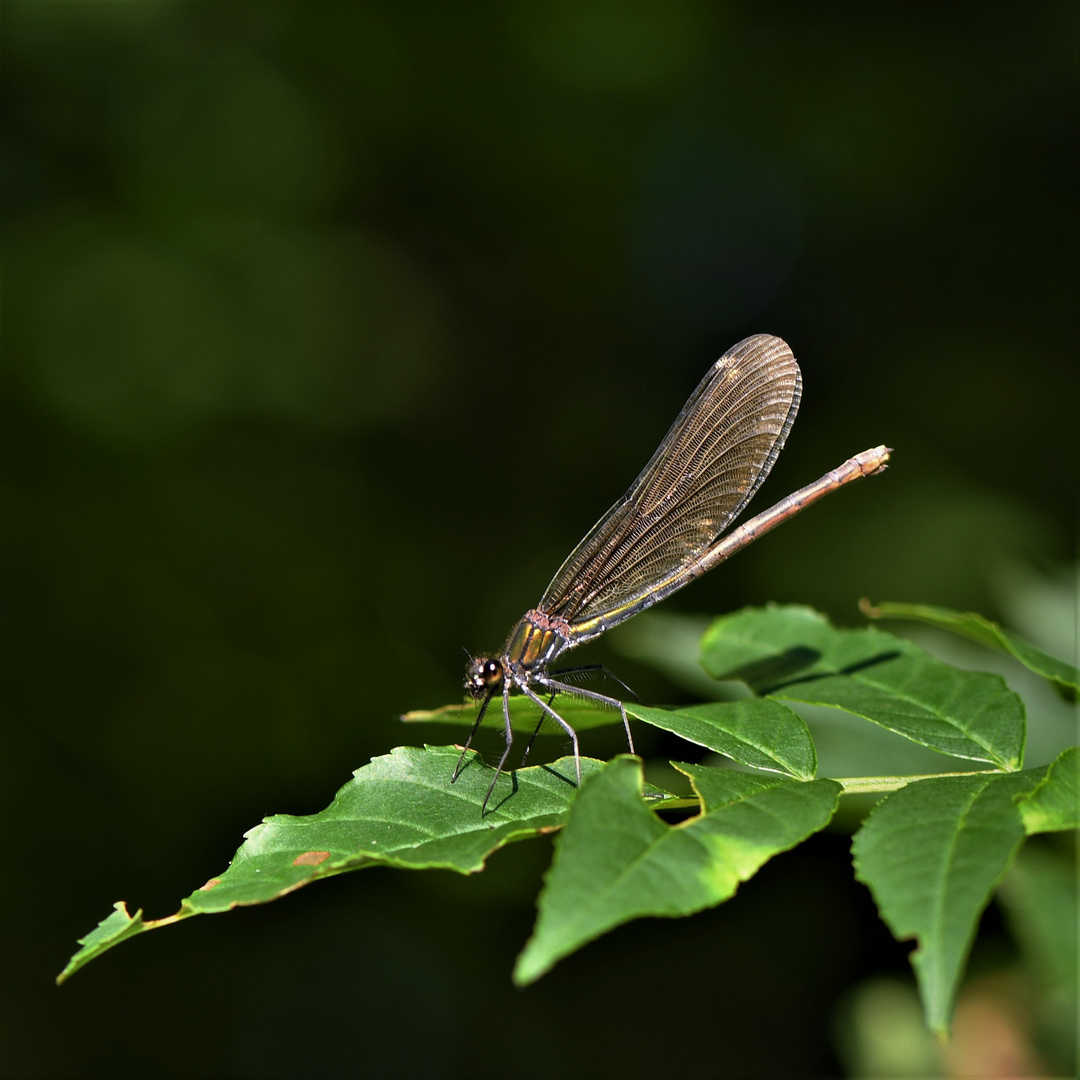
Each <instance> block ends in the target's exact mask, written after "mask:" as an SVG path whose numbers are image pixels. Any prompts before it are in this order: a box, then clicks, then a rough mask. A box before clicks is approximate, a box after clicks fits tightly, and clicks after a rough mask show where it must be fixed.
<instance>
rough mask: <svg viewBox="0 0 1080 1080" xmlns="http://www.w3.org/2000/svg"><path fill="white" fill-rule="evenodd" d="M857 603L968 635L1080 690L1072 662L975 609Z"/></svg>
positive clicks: (885, 615)
mask: <svg viewBox="0 0 1080 1080" xmlns="http://www.w3.org/2000/svg"><path fill="white" fill-rule="evenodd" d="M859 606H860V608H862V610H863V612H864V613H865V614H866V615H868V616H869V617H870V618H871V619H913V620H915V621H917V622H924V623H929V624H930V625H931V626H939V627H941V628H942V629H943V630H951V631H952V632H953V633H954V634H960V635H961V636H962V637H966V638H970V639H971V640H972V641H977V642H978V643H979V644H980V645H985V646H987V647H988V648H990V649H995V650H997V651H998V652H1003V653H1008V654H1009V655H1010V656H1014V657H1015V658H1016V659H1017V660H1019V661H1020V663H1021V664H1023V665H1024V667H1026V668H1030V669H1031V670H1032V671H1034V672H1035V673H1036V674H1037V675H1041V676H1042V677H1043V678H1044V679H1049V680H1050V681H1051V682H1055V683H1057V684H1058V685H1059V686H1065V687H1069V688H1071V689H1073V690H1080V670H1078V669H1077V668H1076V667H1074V666H1073V665H1072V664H1067V663H1065V661H1064V660H1058V659H1057V657H1055V656H1051V655H1050V654H1049V653H1045V652H1043V651H1042V649H1037V648H1035V646H1034V645H1032V644H1031V643H1030V642H1027V641H1025V640H1024V639H1023V638H1022V637H1019V636H1018V635H1016V634H1014V633H1012V631H1010V630H1003V629H1002V628H1001V627H1000V626H998V624H997V623H995V622H991V621H990V620H989V619H987V618H985V617H984V616H982V615H977V614H975V612H972V611H966V612H961V611H953V610H951V609H950V608H943V607H934V606H932V605H930V604H898V603H892V602H889V601H886V602H885V603H881V604H874V605H871V604H869V603H866V602H865V601H864V602H862V603H860V605H859Z"/></svg>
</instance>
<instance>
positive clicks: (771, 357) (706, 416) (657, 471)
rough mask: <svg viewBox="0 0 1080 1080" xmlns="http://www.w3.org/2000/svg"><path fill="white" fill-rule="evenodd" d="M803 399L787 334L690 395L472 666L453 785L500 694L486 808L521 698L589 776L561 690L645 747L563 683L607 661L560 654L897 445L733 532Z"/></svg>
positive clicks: (743, 350)
mask: <svg viewBox="0 0 1080 1080" xmlns="http://www.w3.org/2000/svg"><path fill="white" fill-rule="evenodd" d="M801 394H802V375H801V374H800V372H799V365H798V364H797V363H796V362H795V357H794V356H793V355H792V353H791V349H790V348H788V346H787V344H786V343H785V342H783V341H781V340H780V338H777V337H772V336H770V335H768V334H755V335H754V336H753V337H748V338H746V340H745V341H740V342H739V344H738V345H736V346H734V347H733V348H731V349H729V350H728V351H727V352H726V353H724V355H723V356H721V357H720V359H719V360H717V361H716V363H715V364H714V365H713V366H712V368H711V369H710V370H709V373H708V374H707V375H706V376H705V378H704V379H702V380H701V383H700V384H699V385H698V388H697V389H696V390H695V391H694V392H693V393H692V394H691V395H690V400H689V401H687V403H686V404H685V405H684V406H683V409H682V412H680V413H679V415H678V416H677V417H676V418H675V423H674V424H672V425H671V429H670V430H669V431H668V433H667V434H666V435H665V436H664V439H663V441H662V442H661V443H660V445H659V447H657V450H656V453H655V454H653V456H652V460H650V461H649V463H648V464H647V465H646V466H645V468H644V469H642V471H641V475H640V476H639V477H638V478H637V479H636V480H635V481H634V482H633V484H631V485H630V490H629V491H627V493H626V494H625V495H624V496H623V497H622V498H621V499H619V501H618V502H617V503H615V505H614V506H613V507H612V508H611V509H610V510H609V511H608V512H607V513H606V514H605V515H604V516H603V517H602V518H601V519H600V520H599V521H598V522H597V523H596V524H595V525H594V526H593V527H592V529H591V530H590V531H589V533H588V534H587V535H586V536H585V538H584V539H583V540H582V541H581V543H580V544H578V546H577V547H576V548H575V549H574V550H573V551H572V552H571V553H570V555H569V557H568V558H567V559H566V561H565V562H564V563H563V564H562V566H561V567H560V568H559V572H558V573H557V574H556V575H555V577H554V579H553V580H552V582H551V584H550V585H549V586H548V587H547V591H546V592H545V593H544V595H543V598H542V599H541V600H540V603H539V604H537V605H536V607H535V608H533V609H532V610H531V611H527V612H526V613H525V615H524V616H523V617H522V618H521V621H520V622H519V623H518V624H517V626H515V627H514V629H513V630H512V631H511V633H510V637H509V638H508V639H507V642H506V644H505V645H504V646H503V648H502V650H501V651H500V652H499V654H498V655H497V656H491V657H488V656H484V657H476V658H474V659H472V660H470V662H469V666H468V669H467V672H466V676H465V689H466V691H467V692H468V693H469V695H470V697H472V698H473V699H475V700H477V701H479V703H480V707H479V710H478V713H477V717H476V722H475V723H474V724H473V727H472V731H471V732H470V733H469V738H468V739H467V740H466V742H465V748H464V750H462V754H461V758H460V759H459V760H458V764H457V767H456V768H455V769H454V775H453V778H452V780H457V778H458V775H459V774H460V772H461V767H462V764H463V762H464V760H465V754H466V753H467V751H468V749H469V746H470V745H471V743H472V740H473V736H474V735H475V734H476V731H477V728H479V726H480V723H481V721H482V720H483V718H484V714H485V712H486V711H487V708H488V706H489V705H490V704H491V702H492V701H493V700H494V699H495V698H496V697H501V698H502V710H503V721H504V724H505V729H506V749H505V750H504V751H503V755H502V757H501V758H500V759H499V764H498V767H497V768H496V770H495V778H494V779H493V780H492V782H491V787H489V788H488V792H487V795H486V796H485V797H484V805H483V807H482V811H481V812H483V811H484V810H486V808H487V803H488V799H490V798H491V793H492V791H494V790H495V784H496V782H497V781H498V779H499V776H500V774H501V773H502V770H503V767H504V766H505V765H506V759H507V757H508V756H509V754H510V746H511V744H512V743H513V740H514V733H513V728H512V727H511V723H510V695H511V694H512V693H521V694H524V695H525V696H526V697H527V698H529V699H530V700H532V701H533V702H534V703H535V704H536V705H537V706H539V708H540V709H541V714H542V715H541V719H542V718H543V716H547V717H550V718H551V719H552V720H553V721H554V722H555V723H556V724H558V725H559V726H560V727H562V729H563V730H564V731H565V732H566V734H567V735H568V736H569V737H570V740H571V742H572V743H573V746H574V763H575V765H576V768H577V781H578V783H579V784H580V783H581V756H580V753H579V749H578V737H577V732H575V731H574V729H573V728H572V727H571V726H570V725H569V724H568V723H567V722H566V721H565V720H564V719H563V718H562V717H561V716H560V715H559V714H558V712H557V711H556V710H555V709H554V708H553V702H554V698H555V695H556V694H574V695H576V696H578V697H581V698H586V699H588V700H590V701H595V702H598V703H600V704H602V705H606V706H609V707H611V708H613V709H618V711H619V713H620V715H621V716H622V722H623V726H624V727H625V729H626V738H627V742H628V743H629V744H630V751H631V753H633V750H634V740H633V736H632V734H631V732H630V721H629V719H628V717H627V715H626V708H625V706H624V705H623V703H622V702H621V701H619V700H618V698H614V697H609V696H608V695H606V694H600V693H597V692H596V691H595V690H588V689H585V688H583V687H581V686H576V685H573V684H571V683H568V682H566V681H565V678H566V677H567V676H568V675H571V674H575V673H578V672H582V671H587V670H590V669H591V670H599V668H600V665H591V667H589V668H571V669H563V670H560V671H552V670H551V665H552V664H553V663H554V661H555V660H556V659H557V658H558V657H559V656H561V655H562V654H563V653H564V652H566V651H567V650H568V649H573V648H575V647H576V646H578V645H581V644H583V643H584V642H586V641H590V640H591V639H592V638H595V637H597V636H599V635H600V634H602V633H603V632H604V631H605V630H610V629H611V627H613V626H617V625H618V624H619V623H621V622H624V621H625V620H626V619H629V618H630V617H631V616H633V615H636V614H637V613H638V612H639V611H644V610H645V609H646V608H648V607H651V606H652V605H653V604H656V603H658V602H659V601H661V600H663V599H664V598H665V597H668V596H670V595H671V594H672V593H673V592H675V591H676V590H678V589H681V588H682V587H683V586H684V585H687V584H689V583H690V582H691V581H693V580H694V578H696V577H700V576H701V575H702V574H704V573H705V571H706V570H711V569H712V568H713V567H714V566H716V565H717V563H721V562H723V561H724V560H725V559H727V558H728V557H729V556H731V555H733V554H734V553H735V552H736V551H738V550H739V549H740V548H743V547H745V546H746V545H747V544H749V543H750V542H751V541H752V540H755V539H756V538H757V537H759V536H761V535H762V533H766V532H768V531H769V530H770V529H772V528H774V527H775V526H777V525H779V524H780V522H782V521H784V520H785V519H787V518H789V517H791V516H792V515H793V514H797V513H798V512H799V511H800V510H802V509H803V508H804V507H807V506H809V505H810V504H811V503H812V502H815V501H817V500H818V499H820V498H821V497H822V496H823V495H827V494H828V493H829V492H830V491H834V490H835V489H836V488H838V487H841V486H843V485H844V484H847V483H850V482H851V481H852V480H857V479H859V477H862V476H870V475H872V474H873V473H878V472H881V471H882V469H884V468H885V464H886V462H887V461H888V460H889V454H890V449H889V448H888V447H886V446H877V447H874V449H872V450H864V451H863V452H862V453H861V454H856V455H855V457H853V458H851V459H850V460H848V461H845V462H844V464H843V465H841V466H840V467H839V468H838V469H834V470H833V471H832V472H829V473H826V474H825V475H824V476H823V477H822V478H821V479H820V480H816V481H814V483H812V484H808V485H807V486H806V487H804V488H802V489H800V490H799V491H796V492H795V493H794V494H792V495H789V496H788V497H787V498H786V499H781V501H780V502H778V503H777V504H776V505H775V506H773V507H771V508H770V509H768V510H766V511H764V512H763V513H761V514H758V515H757V516H756V517H754V518H751V519H750V520H749V521H747V522H746V523H745V524H743V525H740V526H739V527H738V528H737V529H735V530H734V531H732V532H730V533H728V535H726V536H724V535H722V534H723V532H724V530H725V529H726V528H727V527H728V526H729V525H730V524H731V522H732V521H734V519H735V518H736V517H737V516H738V515H739V514H740V513H741V512H742V510H743V508H744V507H745V506H746V504H747V503H748V502H749V501H750V499H751V498H752V497H753V496H754V493H755V492H756V491H757V489H758V488H759V487H760V486H761V484H762V482H763V481H764V480H765V477H766V476H768V475H769V470H770V469H771V468H772V466H773V462H775V461H776V457H777V455H778V454H779V453H780V450H781V449H782V447H783V445H784V440H785V439H786V438H787V435H788V432H789V431H790V430H791V425H792V423H793V422H794V420H795V413H796V412H797V411H798V408H799V399H800V396H801ZM609 674H610V673H609ZM616 681H618V680H616ZM537 690H540V691H541V692H542V693H544V694H545V695H547V696H548V700H547V701H545V700H544V698H543V697H542V696H541V694H540V693H537ZM527 752H528V751H526V753H527Z"/></svg>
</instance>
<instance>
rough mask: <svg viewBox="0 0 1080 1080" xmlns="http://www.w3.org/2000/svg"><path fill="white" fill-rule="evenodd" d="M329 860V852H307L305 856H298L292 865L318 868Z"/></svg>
mask: <svg viewBox="0 0 1080 1080" xmlns="http://www.w3.org/2000/svg"><path fill="white" fill-rule="evenodd" d="M329 858H330V852H329V851H305V852H304V854H303V855H297V856H296V858H295V859H293V861H292V864H293V866H318V865H319V863H321V862H325V861H326V860H327V859H329Z"/></svg>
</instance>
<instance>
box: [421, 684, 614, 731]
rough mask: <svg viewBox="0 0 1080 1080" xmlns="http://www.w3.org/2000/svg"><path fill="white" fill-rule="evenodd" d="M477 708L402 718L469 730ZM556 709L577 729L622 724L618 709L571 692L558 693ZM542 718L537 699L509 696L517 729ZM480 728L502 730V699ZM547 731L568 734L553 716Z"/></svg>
mask: <svg viewBox="0 0 1080 1080" xmlns="http://www.w3.org/2000/svg"><path fill="white" fill-rule="evenodd" d="M476 708H477V706H476V702H475V701H468V702H465V703H464V704H462V705H442V706H440V707H439V708H437V709H414V710H413V711H412V712H407V713H405V714H404V715H403V716H402V718H401V719H402V721H404V722H405V723H406V724H445V725H452V726H454V727H461V728H466V729H468V728H471V727H472V726H473V724H474V723H475V721H476ZM553 708H554V709H555V711H556V712H557V713H558V714H559V715H560V716H561V717H562V718H563V719H564V720H565V721H566V722H567V723H568V724H569V725H570V726H571V727H572V728H573V729H574V730H575V731H588V730H589V729H590V728H598V727H606V726H607V725H609V724H621V723H622V717H621V716H620V715H619V714H618V712H616V710H614V709H604V708H600V707H598V706H596V705H591V704H589V703H588V702H585V701H583V700H581V699H580V698H574V697H571V696H569V695H568V694H559V695H558V697H557V698H556V699H555V703H554V705H553ZM540 718H541V710H540V707H539V706H538V705H537V704H536V703H535V702H533V701H530V700H529V699H528V698H527V697H522V696H521V695H520V694H515V695H514V696H513V697H511V698H510V723H511V724H512V725H513V728H514V730H515V731H521V732H525V733H526V734H528V735H531V734H532V733H533V731H534V730H535V728H536V725H537V722H538V721H539V720H540ZM480 727H481V729H482V730H485V731H486V730H489V729H493V730H496V731H502V730H503V727H504V723H503V714H502V699H501V698H500V699H498V700H497V701H493V702H492V703H491V704H490V705H489V706H488V710H487V712H486V713H485V714H484V722H483V723H482V724H481V725H480ZM545 733H547V734H554V735H563V736H564V737H565V735H564V732H563V730H562V728H560V727H559V726H558V724H556V723H555V721H554V720H551V719H546V720H545V721H544V727H543V730H542V731H541V734H545Z"/></svg>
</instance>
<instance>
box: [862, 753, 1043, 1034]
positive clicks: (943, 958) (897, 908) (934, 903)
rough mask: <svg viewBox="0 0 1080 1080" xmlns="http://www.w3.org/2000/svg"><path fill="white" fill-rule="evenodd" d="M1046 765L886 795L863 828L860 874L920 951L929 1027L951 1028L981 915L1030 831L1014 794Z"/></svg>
mask: <svg viewBox="0 0 1080 1080" xmlns="http://www.w3.org/2000/svg"><path fill="white" fill-rule="evenodd" d="M1044 774H1045V770H1044V769H1028V770H1026V771H1024V772H1020V773H1010V774H1005V775H996V776H994V775H984V774H973V775H971V776H952V777H946V778H941V779H934V780H922V781H918V782H915V783H911V784H908V785H907V787H905V788H903V789H901V790H900V791H898V792H897V793H896V794H895V795H891V796H889V797H888V798H887V799H885V801H884V802H882V803H880V804H879V805H878V807H877V808H876V809H875V810H874V812H873V813H872V814H871V815H870V817H869V818H868V819H867V821H866V823H865V824H864V825H863V827H862V828H861V829H860V830H859V832H858V833H857V834H856V836H855V841H854V844H853V845H852V852H853V855H854V860H855V873H856V876H857V877H858V879H859V880H860V881H862V882H864V883H865V884H866V885H868V886H869V887H870V891H871V892H872V893H873V896H874V900H875V902H876V903H877V907H878V911H879V912H880V914H881V917H882V919H884V921H885V922H886V924H887V925H888V927H889V929H890V930H891V931H892V932H893V935H894V936H895V937H896V938H897V939H898V940H905V939H908V938H914V939H915V940H916V941H917V942H918V948H917V949H916V950H915V952H914V953H913V954H912V956H911V962H912V966H913V967H914V968H915V975H916V978H917V979H918V982H919V992H920V994H921V996H922V1000H923V1009H924V1012H925V1014H926V1021H927V1024H928V1026H929V1027H930V1028H931V1029H932V1030H934V1031H937V1032H940V1033H945V1032H947V1030H948V1027H949V1022H950V1019H951V1017H952V1010H953V1003H954V1001H955V997H956V990H957V987H958V985H959V982H960V976H961V973H962V970H963V966H964V963H965V961H966V959H967V954H968V951H969V949H970V948H971V943H972V941H973V940H974V937H975V931H976V929H977V926H978V920H979V916H980V915H981V913H982V911H983V909H984V908H985V907H986V905H987V903H989V900H990V897H991V895H992V893H993V891H994V888H995V887H996V885H997V883H998V882H999V881H1000V880H1001V878H1002V876H1003V875H1004V873H1005V871H1006V869H1007V868H1008V866H1009V863H1010V860H1011V859H1012V857H1013V854H1014V853H1015V851H1016V850H1017V848H1018V847H1019V845H1020V843H1021V842H1022V840H1023V838H1024V824H1023V821H1022V820H1021V818H1020V813H1019V811H1018V810H1017V808H1016V805H1015V803H1014V801H1013V800H1014V796H1016V795H1017V794H1020V793H1022V792H1026V791H1030V790H1031V789H1032V788H1034V787H1035V786H1036V785H1037V784H1038V783H1039V781H1040V780H1041V779H1042V777H1043V775H1044Z"/></svg>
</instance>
